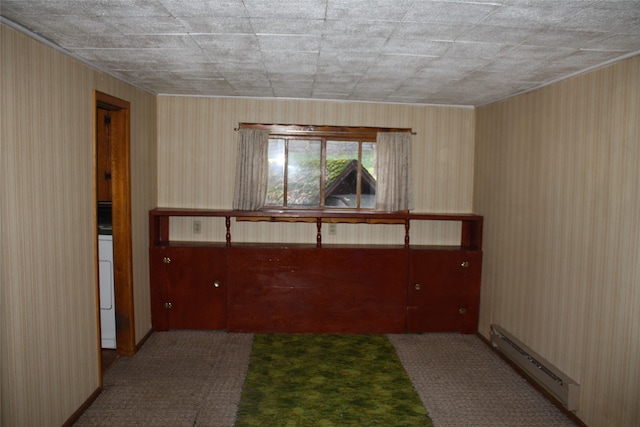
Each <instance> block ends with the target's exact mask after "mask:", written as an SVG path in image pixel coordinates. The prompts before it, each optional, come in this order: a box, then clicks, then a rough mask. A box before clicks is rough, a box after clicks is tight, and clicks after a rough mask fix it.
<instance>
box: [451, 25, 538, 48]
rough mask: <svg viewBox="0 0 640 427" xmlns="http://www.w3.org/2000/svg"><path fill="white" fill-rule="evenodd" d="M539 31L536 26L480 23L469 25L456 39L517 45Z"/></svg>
mask: <svg viewBox="0 0 640 427" xmlns="http://www.w3.org/2000/svg"><path fill="white" fill-rule="evenodd" d="M539 33H540V29H537V28H520V27H494V26H491V25H482V24H480V25H475V26H473V27H471V28H470V29H469V30H468V31H466V32H465V33H464V34H462V35H460V36H459V37H458V38H457V39H456V41H471V42H482V43H502V44H511V45H518V44H520V43H522V42H524V41H525V40H527V39H530V38H532V37H534V36H535V35H537V34H539Z"/></svg>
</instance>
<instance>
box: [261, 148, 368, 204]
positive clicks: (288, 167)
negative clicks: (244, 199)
mask: <svg viewBox="0 0 640 427" xmlns="http://www.w3.org/2000/svg"><path fill="white" fill-rule="evenodd" d="M374 165H375V144H374V143H373V142H368V141H350V140H341V139H338V138H337V137H335V136H332V137H321V138H318V137H306V138H303V137H299V136H292V137H285V136H271V137H270V138H269V179H268V181H267V197H266V200H265V206H274V207H275V206H278V207H295V208H305V207H313V208H318V207H320V208H323V207H330V208H368V209H373V208H374V207H375V193H376V179H375V170H374Z"/></svg>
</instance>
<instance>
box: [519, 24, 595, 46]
mask: <svg viewBox="0 0 640 427" xmlns="http://www.w3.org/2000/svg"><path fill="white" fill-rule="evenodd" d="M605 37H606V34H605V33H602V32H598V31H580V30H575V31H574V30H564V29H559V28H548V29H546V30H545V31H541V32H539V33H538V34H536V35H533V36H531V37H529V38H528V39H527V40H526V41H525V42H524V44H526V45H531V46H553V47H568V48H576V49H581V48H585V47H587V46H589V45H590V44H592V43H594V42H597V41H598V40H602V39H603V38H605Z"/></svg>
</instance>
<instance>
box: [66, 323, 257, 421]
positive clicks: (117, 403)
mask: <svg viewBox="0 0 640 427" xmlns="http://www.w3.org/2000/svg"><path fill="white" fill-rule="evenodd" d="M252 342H253V335H251V334H228V333H226V332H215V331H170V332H156V333H154V334H153V335H151V337H150V338H149V340H147V342H146V344H145V345H144V346H143V347H142V349H140V351H139V352H138V353H137V354H136V355H135V356H133V357H121V358H120V359H118V361H117V362H116V364H115V365H114V366H113V367H112V368H111V369H109V371H107V373H106V374H105V376H104V379H103V392H102V393H101V394H100V395H99V396H98V398H97V399H96V401H95V402H94V403H93V405H91V407H89V409H87V410H86V411H85V413H84V414H83V415H82V417H80V419H79V420H78V422H76V423H75V424H74V425H77V426H105V427H117V426H123V427H124V426H145V427H164V426H166V427H180V426H207V427H218V426H219V427H225V426H232V425H233V423H234V422H235V419H236V411H237V409H238V403H239V401H240V394H241V391H242V384H243V383H244V378H245V375H246V372H247V367H248V366H249V354H250V353H251V344H252Z"/></svg>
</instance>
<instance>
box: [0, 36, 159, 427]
mask: <svg viewBox="0 0 640 427" xmlns="http://www.w3.org/2000/svg"><path fill="white" fill-rule="evenodd" d="M0 55H1V59H0V85H1V86H0V91H1V96H0V111H1V112H2V113H1V114H0V190H1V191H0V194H1V195H2V200H1V203H0V236H1V238H0V263H1V268H0V283H1V287H0V360H1V363H0V364H1V368H0V374H1V389H0V390H1V395H0V398H1V405H0V407H1V408H2V413H1V414H0V425H3V426H35V425H38V426H59V425H61V424H62V423H64V422H65V421H66V420H67V419H68V418H69V416H71V414H73V412H74V411H76V410H77V409H78V408H79V407H80V405H82V404H83V403H84V401H85V400H86V399H87V398H88V397H89V396H90V395H91V393H93V392H94V391H95V390H96V389H97V388H98V386H99V371H98V346H99V336H98V323H97V310H96V268H97V267H96V245H97V243H96V239H97V237H96V235H95V232H94V217H93V215H94V207H93V206H94V200H95V197H94V178H93V173H94V172H93V156H94V150H93V141H94V138H93V111H94V106H93V91H94V89H97V90H100V91H102V92H105V93H109V94H111V95H114V96H116V97H119V98H122V99H124V100H127V101H130V102H131V124H132V126H131V169H132V195H133V197H132V199H133V200H132V222H133V239H134V241H133V262H134V287H135V291H134V292H135V300H134V304H135V321H136V338H137V339H140V338H141V337H142V336H144V334H145V333H146V332H147V331H149V329H150V327H151V321H150V310H149V279H148V255H147V254H148V249H147V248H148V225H147V224H148V223H147V218H148V216H147V212H148V209H150V208H151V207H153V206H155V204H156V200H155V193H154V190H153V189H154V188H155V187H156V182H155V174H156V169H155V167H156V166H155V160H156V149H155V141H156V116H155V113H156V100H155V97H154V96H152V95H149V94H147V93H144V92H141V91H139V90H136V89H134V88H132V87H130V86H128V85H125V84H123V83H121V82H119V81H117V80H115V79H113V78H111V77H108V76H106V75H104V74H101V73H99V72H96V71H94V70H92V69H90V68H88V67H86V66H84V65H82V64H80V63H79V62H77V61H75V60H73V59H71V58H69V57H67V56H65V55H63V54H61V53H59V52H57V51H55V50H53V49H51V48H49V47H47V46H45V45H43V44H41V43H39V42H37V41H35V40H33V39H31V38H29V37H27V36H25V35H23V34H21V33H18V32H16V31H14V30H13V29H10V28H8V27H6V26H4V25H0Z"/></svg>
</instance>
